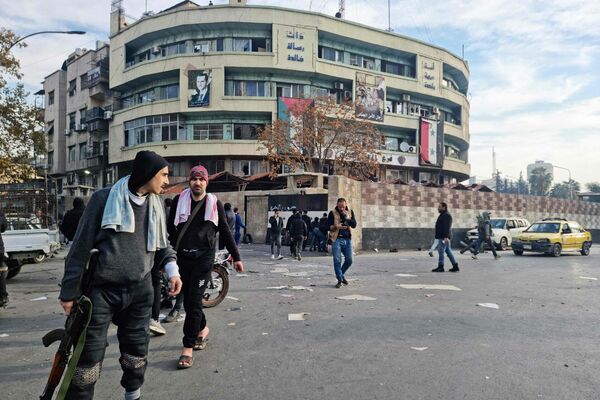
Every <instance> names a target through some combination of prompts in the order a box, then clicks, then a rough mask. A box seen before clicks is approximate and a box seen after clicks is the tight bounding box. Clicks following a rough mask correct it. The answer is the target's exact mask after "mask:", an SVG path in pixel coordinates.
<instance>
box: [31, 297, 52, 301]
mask: <svg viewBox="0 0 600 400" xmlns="http://www.w3.org/2000/svg"><path fill="white" fill-rule="evenodd" d="M43 300H48V298H47V297H46V296H41V297H36V298H35V299H31V300H29V301H43Z"/></svg>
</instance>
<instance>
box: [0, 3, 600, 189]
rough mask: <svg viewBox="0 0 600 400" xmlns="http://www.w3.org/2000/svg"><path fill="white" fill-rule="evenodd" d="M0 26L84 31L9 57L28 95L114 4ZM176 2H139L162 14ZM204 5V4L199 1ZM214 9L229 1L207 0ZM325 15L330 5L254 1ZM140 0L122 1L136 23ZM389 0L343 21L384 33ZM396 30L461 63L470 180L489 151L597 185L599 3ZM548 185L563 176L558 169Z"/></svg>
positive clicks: (515, 166)
mask: <svg viewBox="0 0 600 400" xmlns="http://www.w3.org/2000/svg"><path fill="white" fill-rule="evenodd" d="M1 1H2V3H3V4H2V7H1V8H0V26H3V27H6V28H9V29H11V30H14V31H15V32H16V33H18V34H20V35H25V34H28V33H31V32H35V31H38V30H50V29H60V30H68V29H71V30H79V29H81V30H85V31H87V32H88V33H87V34H86V35H84V36H75V35H72V36H71V35H69V36H67V35H56V36H42V35H40V36H38V37H33V38H31V39H29V40H27V43H28V45H29V46H28V47H26V48H23V49H17V50H15V51H14V52H15V54H16V55H17V56H18V58H19V59H20V60H21V66H22V70H23V72H24V74H25V76H24V78H23V81H24V82H25V84H26V87H27V89H28V90H29V91H31V92H35V91H37V90H39V89H40V88H41V82H42V81H43V79H44V77H45V76H47V75H49V74H50V73H52V72H54V71H55V70H56V69H58V68H59V67H60V65H61V64H62V62H63V61H64V59H65V58H66V57H67V56H68V55H69V54H70V53H71V52H72V51H73V50H74V49H75V48H77V47H86V48H93V47H94V45H95V41H96V40H103V41H107V40H108V29H109V13H110V0H97V1H93V2H91V1H84V0H21V1H18V2H17V1H12V2H10V1H8V0H1ZM177 2H178V1H177V0H147V4H148V10H152V11H155V12H157V11H160V10H163V9H165V8H168V7H170V6H172V5H174V4H176V3H177ZM196 3H198V4H200V5H204V4H205V3H206V4H207V3H208V0H202V1H196ZM213 3H215V4H223V3H227V1H223V0H213ZM248 3H249V4H264V5H276V6H283V7H290V8H298V9H304V10H309V9H311V10H312V11H316V12H321V13H324V14H328V15H333V14H335V12H336V11H337V10H338V1H336V0H294V1H283V0H255V1H252V0H250V1H249V2H248ZM145 4H146V1H145V0H125V1H124V7H125V13H126V14H128V15H130V16H133V17H136V18H137V17H139V16H141V14H142V13H143V12H144V11H145V7H146V5H145ZM387 5H388V2H387V1H386V0H368V1H364V0H360V1H359V0H346V19H348V20H351V21H356V22H360V23H363V24H365V25H369V26H373V27H376V28H381V29H387V28H388V24H387V22H388V10H387ZM390 17H391V27H392V29H393V31H394V32H396V33H398V34H401V35H404V36H409V37H412V38H415V39H419V40H422V41H425V42H428V43H431V44H435V45H437V46H440V47H443V48H445V49H447V50H449V51H451V52H453V53H455V54H457V55H459V56H460V55H462V51H463V50H462V49H463V46H464V57H465V59H466V60H467V61H468V63H469V69H470V72H471V76H470V82H469V94H468V98H469V100H470V105H471V108H470V121H469V127H470V133H471V147H470V151H469V161H470V163H471V175H473V176H477V177H478V178H481V179H484V178H489V177H490V176H491V174H492V148H495V152H496V160H497V169H498V170H499V171H500V173H501V174H502V175H503V176H507V177H509V178H511V177H514V178H518V176H519V174H520V173H521V172H523V174H524V175H526V167H527V164H529V163H533V162H534V161H536V160H544V161H546V162H551V163H553V164H555V165H557V166H561V167H565V168H568V169H570V171H571V174H572V177H573V179H575V180H577V181H579V182H581V183H587V182H594V181H596V182H598V181H600V145H599V142H600V1H597V0H556V1H550V0H543V1H539V0H535V1H530V0H521V1H514V0H485V1H481V0H469V1H467V0H430V1H427V2H422V1H418V0H393V1H391V12H390ZM554 173H555V180H556V181H562V180H567V179H568V172H567V171H564V170H560V169H556V170H555V171H554Z"/></svg>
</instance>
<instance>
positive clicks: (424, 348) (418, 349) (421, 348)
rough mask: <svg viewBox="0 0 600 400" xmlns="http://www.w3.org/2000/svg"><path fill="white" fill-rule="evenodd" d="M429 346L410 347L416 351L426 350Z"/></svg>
mask: <svg viewBox="0 0 600 400" xmlns="http://www.w3.org/2000/svg"><path fill="white" fill-rule="evenodd" d="M428 348H429V347H411V349H413V350H416V351H424V350H427V349H428Z"/></svg>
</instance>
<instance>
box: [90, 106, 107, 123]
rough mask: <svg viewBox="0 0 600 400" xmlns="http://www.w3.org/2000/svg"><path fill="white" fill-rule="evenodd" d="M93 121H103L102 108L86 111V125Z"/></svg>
mask: <svg viewBox="0 0 600 400" xmlns="http://www.w3.org/2000/svg"><path fill="white" fill-rule="evenodd" d="M95 119H104V109H103V108H102V107H94V108H92V109H90V110H87V111H86V113H85V121H86V122H87V123H90V122H91V121H93V120H95Z"/></svg>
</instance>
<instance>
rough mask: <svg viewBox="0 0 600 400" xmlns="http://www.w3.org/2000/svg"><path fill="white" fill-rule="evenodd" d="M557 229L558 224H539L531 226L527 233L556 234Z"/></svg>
mask: <svg viewBox="0 0 600 400" xmlns="http://www.w3.org/2000/svg"><path fill="white" fill-rule="evenodd" d="M559 229H560V224H558V223H551V222H550V223H548V222H541V223H535V224H533V225H531V226H530V227H529V228H527V232H539V233H558V230H559Z"/></svg>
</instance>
